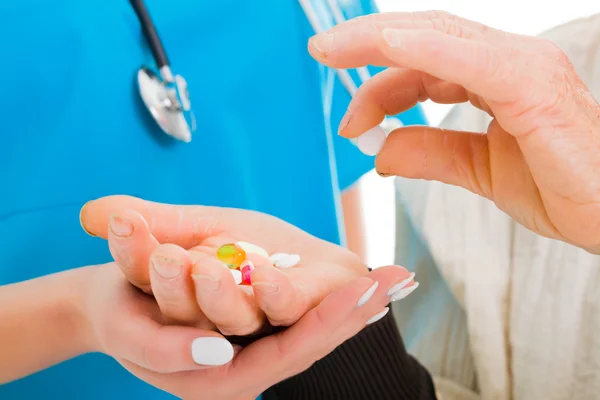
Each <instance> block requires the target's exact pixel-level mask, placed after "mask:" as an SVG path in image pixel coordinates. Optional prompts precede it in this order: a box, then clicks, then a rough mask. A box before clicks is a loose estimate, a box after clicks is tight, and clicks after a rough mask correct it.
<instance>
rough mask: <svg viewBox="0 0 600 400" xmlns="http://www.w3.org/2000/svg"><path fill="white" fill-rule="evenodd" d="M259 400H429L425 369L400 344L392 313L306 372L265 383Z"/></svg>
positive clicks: (430, 389)
mask: <svg viewBox="0 0 600 400" xmlns="http://www.w3.org/2000/svg"><path fill="white" fill-rule="evenodd" d="M263 399H264V400H321V399H323V400H325V399H326V400H336V399H340V400H342V399H343V400H370V399H373V400H401V399H407V400H435V399H436V395H435V390H434V387H433V382H432V380H431V377H430V376H429V373H428V372H427V371H426V370H425V368H423V367H422V366H421V365H420V364H419V363H418V362H417V361H416V360H415V359H414V358H413V357H412V356H410V355H409V354H408V353H407V352H406V349H405V347H404V343H403V342H402V338H401V336H400V332H399V331H398V328H397V326H396V322H395V320H394V317H393V315H392V313H389V314H388V315H387V316H386V317H385V318H383V319H382V320H380V321H378V322H376V323H375V324H373V325H370V326H368V327H366V328H365V329H364V330H363V331H362V332H360V333H359V334H358V335H356V336H355V337H353V338H352V339H349V340H348V341H346V342H345V343H343V344H342V345H341V346H339V347H338V348H337V349H335V350H334V351H333V352H332V353H331V354H329V355H328V356H327V357H325V358H323V359H322V360H319V361H317V362H316V363H315V364H314V365H313V366H312V367H311V368H310V369H308V370H307V371H305V372H303V373H301V374H299V375H297V376H294V377H292V378H290V379H288V380H286V381H283V382H281V383H279V384H277V385H275V386H273V387H272V388H270V389H269V390H268V391H267V392H266V393H265V394H264V395H263Z"/></svg>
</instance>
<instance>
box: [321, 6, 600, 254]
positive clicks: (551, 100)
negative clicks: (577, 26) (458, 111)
mask: <svg viewBox="0 0 600 400" xmlns="http://www.w3.org/2000/svg"><path fill="white" fill-rule="evenodd" d="M309 50H310V52H311V54H312V55H313V57H315V59H317V60H318V61H320V62H322V63H324V64H326V65H328V66H331V67H335V68H356V67H360V66H364V65H368V64H374V65H380V66H387V67H390V68H389V69H387V70H385V71H384V72H382V73H380V74H378V75H377V76H375V77H374V78H373V79H371V80H370V81H368V82H366V83H365V84H363V86H361V88H360V89H359V90H358V93H357V94H356V96H355V97H354V99H353V100H352V103H351V104H350V106H349V109H348V112H347V115H346V118H345V119H344V120H343V122H342V124H341V126H340V134H341V135H343V136H345V137H348V138H352V137H357V136H359V135H360V134H361V133H363V132H365V131H366V130H368V129H370V128H372V127H373V126H375V125H377V124H378V123H380V122H381V121H382V119H383V118H384V116H385V115H395V114H397V113H399V112H402V111H405V110H407V109H409V108H411V107H412V106H414V105H415V104H416V103H417V102H418V101H424V100H427V99H431V100H432V101H434V102H438V103H445V104H451V103H462V102H466V101H469V102H471V104H473V105H474V106H475V107H478V108H480V109H481V110H483V111H485V112H487V113H489V114H490V115H491V116H492V117H493V121H492V122H491V124H490V125H489V128H488V130H487V132H462V131H449V130H442V129H438V128H433V127H418V126H410V127H403V128H400V129H398V130H396V131H394V132H393V133H392V134H391V135H390V136H389V137H388V139H387V141H386V144H385V146H384V147H383V149H382V151H381V152H380V153H379V155H378V156H377V160H376V167H377V170H378V172H379V173H380V174H382V175H398V176H403V177H407V178H415V179H428V180H438V181H441V182H445V183H448V184H452V185H457V186H461V187H464V188H466V189H468V190H470V191H472V192H474V193H477V194H479V195H481V196H484V197H486V198H488V199H490V200H491V201H493V202H495V204H496V205H497V206H498V207H499V208H500V209H501V210H503V211H504V212H506V213H507V214H509V215H510V216H512V217H513V218H514V219H515V220H516V221H518V222H519V223H521V224H522V225H524V226H525V227H527V228H529V229H530V230H532V231H534V232H536V233H538V234H540V235H543V236H546V237H550V238H555V239H559V240H562V241H566V242H569V243H572V244H574V245H577V246H579V247H582V248H584V249H586V250H588V251H590V252H593V253H599V252H600V174H599V172H600V106H599V105H598V102H597V101H596V100H595V99H594V97H593V96H592V94H591V93H590V91H589V90H588V88H587V87H586V86H585V85H584V83H583V82H582V81H581V79H580V78H579V76H578V75H577V73H576V72H575V70H574V68H573V66H572V64H571V62H570V61H569V59H568V57H567V56H566V55H565V54H564V52H563V51H562V50H561V49H560V48H558V47H557V46H556V45H555V44H554V43H551V42H549V41H546V40H542V39H538V38H533V37H526V36H521V35H514V34H509V33H505V32H501V31H498V30H495V29H492V28H489V27H487V26H484V25H481V24H478V23H475V22H472V21H468V20H465V19H462V18H459V17H456V16H453V15H450V14H447V13H444V12H437V11H435V12H419V13H387V14H378V15H370V16H365V17H360V18H357V19H354V20H351V21H348V22H346V23H344V24H341V25H338V26H336V27H335V28H333V29H331V30H330V31H329V32H327V33H323V34H321V35H317V36H316V37H313V38H312V39H311V41H310V44H309Z"/></svg>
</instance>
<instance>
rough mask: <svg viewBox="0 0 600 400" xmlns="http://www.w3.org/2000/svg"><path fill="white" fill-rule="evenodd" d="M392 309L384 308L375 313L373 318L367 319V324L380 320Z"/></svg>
mask: <svg viewBox="0 0 600 400" xmlns="http://www.w3.org/2000/svg"><path fill="white" fill-rule="evenodd" d="M388 311H390V309H389V307H386V308H384V309H383V311H382V312H380V313H377V314H375V315H373V316H372V317H371V318H369V319H368V320H367V325H371V324H372V323H374V322H377V321H379V320H380V319H381V318H383V317H385V315H386V314H387V313H388Z"/></svg>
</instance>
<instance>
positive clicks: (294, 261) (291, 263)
mask: <svg viewBox="0 0 600 400" xmlns="http://www.w3.org/2000/svg"><path fill="white" fill-rule="evenodd" d="M299 262H300V256H299V255H298V254H287V255H286V257H283V258H281V259H280V260H278V261H277V262H276V263H275V266H276V267H278V268H292V267H295V266H296V265H298V263H299Z"/></svg>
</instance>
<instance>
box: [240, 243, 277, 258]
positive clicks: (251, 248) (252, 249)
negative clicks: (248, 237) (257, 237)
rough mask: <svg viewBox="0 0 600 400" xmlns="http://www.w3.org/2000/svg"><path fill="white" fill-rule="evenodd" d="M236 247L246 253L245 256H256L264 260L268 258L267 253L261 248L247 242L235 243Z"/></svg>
mask: <svg viewBox="0 0 600 400" xmlns="http://www.w3.org/2000/svg"><path fill="white" fill-rule="evenodd" d="M236 245H238V246H240V247H241V248H242V249H243V250H244V251H245V252H246V254H256V255H259V256H262V257H265V258H269V253H267V252H266V250H265V249H263V248H262V247H260V246H257V245H255V244H252V243H248V242H237V243H236Z"/></svg>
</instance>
